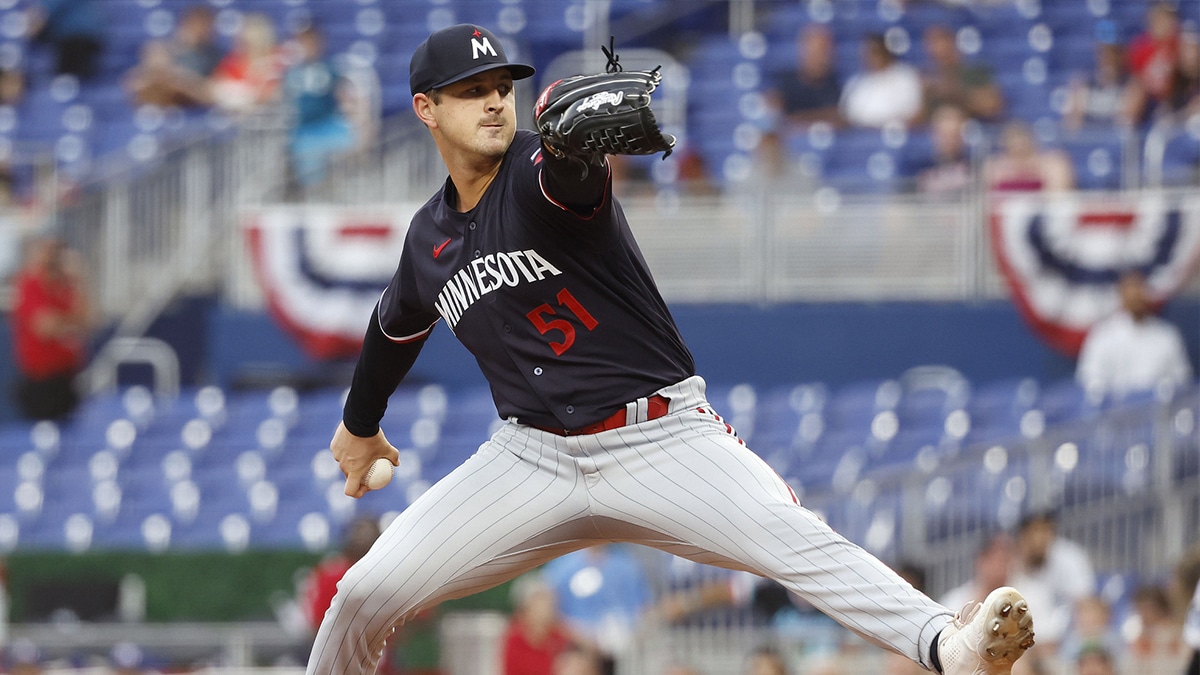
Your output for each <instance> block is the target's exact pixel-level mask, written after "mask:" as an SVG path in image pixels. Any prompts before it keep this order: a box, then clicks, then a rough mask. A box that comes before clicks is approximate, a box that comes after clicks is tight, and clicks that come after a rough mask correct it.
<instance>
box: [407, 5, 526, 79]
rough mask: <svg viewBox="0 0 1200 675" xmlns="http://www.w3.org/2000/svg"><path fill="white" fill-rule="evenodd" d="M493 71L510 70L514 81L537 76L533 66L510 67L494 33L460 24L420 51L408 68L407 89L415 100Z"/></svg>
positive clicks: (435, 36)
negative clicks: (497, 69) (430, 92)
mask: <svg viewBox="0 0 1200 675" xmlns="http://www.w3.org/2000/svg"><path fill="white" fill-rule="evenodd" d="M493 68H508V71H509V72H510V73H512V77H513V79H514V80H522V79H525V78H527V77H530V76H532V75H533V73H534V70H533V66H529V65H526V64H524V63H509V62H508V57H507V56H505V55H504V46H503V45H501V44H500V40H497V39H496V36H495V35H493V34H492V32H491V31H489V30H488V29H486V28H483V27H482V26H476V25H473V24H469V23H460V24H458V25H457V26H450V27H449V28H443V29H441V30H439V31H436V32H435V33H433V35H430V36H429V37H428V38H426V39H425V41H424V42H422V43H421V44H420V45H419V46H418V47H417V51H416V52H414V53H413V57H412V61H410V62H409V64H408V87H409V89H411V90H412V94H413V96H416V95H417V94H420V93H422V92H426V91H429V90H430V89H437V88H438V87H444V86H446V85H448V84H452V83H454V82H458V81H459V80H462V79H465V78H468V77H470V76H472V75H474V74H476V73H482V72H484V71H485V70H492V69H493Z"/></svg>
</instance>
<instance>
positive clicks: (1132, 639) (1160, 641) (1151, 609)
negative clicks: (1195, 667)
mask: <svg viewBox="0 0 1200 675" xmlns="http://www.w3.org/2000/svg"><path fill="white" fill-rule="evenodd" d="M1133 612H1134V618H1133V621H1132V622H1131V631H1130V634H1129V635H1127V639H1128V649H1129V656H1130V660H1131V661H1132V662H1133V663H1137V664H1139V665H1142V666H1147V667H1148V668H1147V670H1148V672H1172V673H1178V672H1180V671H1182V670H1183V667H1184V665H1185V663H1186V661H1187V652H1186V649H1185V646H1184V643H1183V626H1182V624H1181V623H1180V621H1179V620H1178V619H1177V618H1176V615H1175V613H1174V612H1173V611H1172V607H1171V598H1170V596H1169V595H1168V594H1167V591H1166V589H1165V588H1163V587H1162V586H1143V587H1141V588H1139V589H1138V590H1137V591H1136V592H1135V593H1134V594H1133Z"/></svg>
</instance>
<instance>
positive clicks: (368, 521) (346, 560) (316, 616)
mask: <svg viewBox="0 0 1200 675" xmlns="http://www.w3.org/2000/svg"><path fill="white" fill-rule="evenodd" d="M378 538H379V522H378V521H377V520H376V519H375V518H373V517H369V516H363V517H360V518H358V519H356V520H355V521H354V522H353V523H351V524H350V528H349V529H348V530H347V531H346V539H345V541H344V542H343V543H342V550H341V551H339V552H338V553H336V554H334V555H331V556H329V557H327V558H325V559H324V560H322V561H321V563H320V564H318V565H317V567H316V568H315V569H313V571H312V573H311V574H309V576H308V578H307V579H305V581H304V586H303V599H302V602H301V608H302V609H303V610H304V618H306V619H307V620H308V625H309V627H310V628H311V629H312V632H313V634H314V635H315V634H316V632H317V627H318V626H320V625H321V619H323V618H324V617H325V610H327V609H329V603H331V602H333V596H334V595H335V594H336V593H337V583H338V582H339V581H341V580H342V575H344V574H345V573H346V570H348V569H350V566H351V565H353V564H354V563H356V562H358V559H359V558H362V557H363V556H364V555H366V554H367V551H368V550H370V548H371V544H373V543H375V540H376V539H378Z"/></svg>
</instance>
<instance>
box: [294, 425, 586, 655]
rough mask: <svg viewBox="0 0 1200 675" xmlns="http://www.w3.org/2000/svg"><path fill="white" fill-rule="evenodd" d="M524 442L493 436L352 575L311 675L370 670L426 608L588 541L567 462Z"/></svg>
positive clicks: (324, 627) (579, 490)
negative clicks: (397, 630) (398, 631)
mask: <svg viewBox="0 0 1200 675" xmlns="http://www.w3.org/2000/svg"><path fill="white" fill-rule="evenodd" d="M520 442H521V440H520V438H519V437H518V436H516V435H514V434H511V433H506V432H505V431H504V430H502V431H501V432H499V433H497V438H494V439H493V440H491V441H489V442H488V443H487V444H485V445H484V447H483V448H482V449H481V450H480V451H479V452H478V453H477V454H476V455H475V456H473V457H471V458H470V459H469V460H467V461H466V462H465V463H464V464H463V465H462V466H460V467H458V468H457V469H455V470H454V471H453V472H451V473H450V474H449V475H448V476H446V477H445V478H444V479H442V480H441V481H439V482H438V483H437V484H435V485H434V486H433V487H432V488H430V490H429V491H428V492H426V493H425V494H424V495H422V496H421V498H420V499H418V500H417V501H416V502H414V503H413V504H412V505H411V506H409V508H408V509H406V510H405V511H404V512H403V513H401V514H400V516H398V517H397V518H396V520H395V521H394V522H393V523H392V524H391V525H390V526H389V527H388V528H387V530H386V531H384V533H383V534H382V535H381V536H380V538H379V540H378V541H377V542H376V543H375V545H374V546H372V547H371V550H370V552H368V553H367V555H366V556H364V557H363V558H362V560H360V561H358V562H357V563H355V564H354V566H352V567H351V568H350V570H349V571H348V572H347V573H346V575H345V577H343V579H342V581H341V582H340V583H339V584H338V592H337V596H336V597H335V598H334V600H333V603H332V605H331V606H330V608H329V611H328V612H327V613H326V615H325V618H324V620H323V621H322V622H321V627H320V629H319V631H318V632H317V637H316V641H315V643H314V645H313V649H312V654H311V655H310V657H309V662H308V673H309V675H352V674H358V673H372V672H374V670H375V667H376V665H377V663H378V660H379V656H380V654H381V653H382V650H383V647H384V643H385V641H386V640H387V638H388V637H389V636H390V635H391V632H392V630H393V627H394V626H396V625H398V624H400V623H403V622H404V621H405V620H406V619H408V618H410V617H411V616H413V615H414V614H416V613H417V612H419V611H420V610H422V609H424V608H426V607H430V606H433V605H435V604H437V603H438V602H441V601H443V600H448V599H451V598H457V597H462V596H465V595H469V594H471V593H474V592H477V591H481V590H484V589H486V588H490V587H492V586H495V585H497V584H499V583H502V582H504V581H507V580H508V579H511V578H513V577H516V576H518V575H519V574H521V573H522V572H524V571H526V570H529V569H532V568H533V567H536V566H537V565H539V564H541V563H544V562H546V561H547V560H549V559H551V558H553V557H556V556H558V555H561V554H563V553H566V552H568V551H570V550H574V549H576V548H581V547H583V546H586V545H588V544H589V543H590V541H588V539H589V538H593V537H594V528H592V526H591V525H589V524H588V522H587V520H586V515H587V508H588V502H587V497H586V494H585V493H584V491H583V487H582V478H581V477H580V476H579V475H578V473H577V471H576V469H575V466H574V464H573V462H572V461H571V458H569V457H562V458H561V459H557V458H555V457H554V456H553V455H552V454H549V453H539V452H538V451H537V450H536V449H530V448H520V447H513V445H514V444H518V443H520ZM506 446H507V447H506Z"/></svg>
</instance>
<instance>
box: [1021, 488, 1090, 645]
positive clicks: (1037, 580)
mask: <svg viewBox="0 0 1200 675" xmlns="http://www.w3.org/2000/svg"><path fill="white" fill-rule="evenodd" d="M1012 586H1013V587H1014V588H1018V589H1020V590H1021V593H1023V594H1025V595H1027V596H1036V597H1037V600H1038V603H1039V604H1038V607H1039V609H1040V610H1041V614H1039V615H1038V619H1039V623H1038V642H1039V644H1042V643H1044V644H1045V645H1046V646H1048V647H1049V646H1050V645H1057V643H1058V642H1059V641H1060V640H1061V639H1062V638H1063V636H1064V634H1065V633H1066V630H1067V628H1068V626H1069V624H1070V621H1071V612H1072V610H1073V608H1074V605H1075V603H1076V602H1078V601H1080V600H1082V599H1084V598H1087V597H1091V596H1092V595H1095V593H1096V572H1095V570H1094V569H1093V567H1092V560H1091V558H1090V557H1089V556H1088V553H1087V551H1085V550H1084V548H1083V547H1082V546H1080V545H1079V544H1077V543H1075V542H1073V541H1070V540H1068V539H1064V538H1062V537H1060V536H1058V527H1057V522H1056V518H1055V515H1054V514H1053V513H1050V512H1048V511H1040V512H1036V513H1032V514H1030V515H1028V516H1026V517H1025V518H1024V519H1023V520H1022V521H1021V525H1020V528H1019V529H1018V532H1017V564H1016V571H1015V573H1014V575H1013V578H1012ZM1035 589H1036V590H1035ZM1043 594H1045V597H1042V595H1043ZM1030 602H1033V601H1032V600H1030ZM1042 617H1046V618H1044V619H1043V618H1042Z"/></svg>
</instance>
